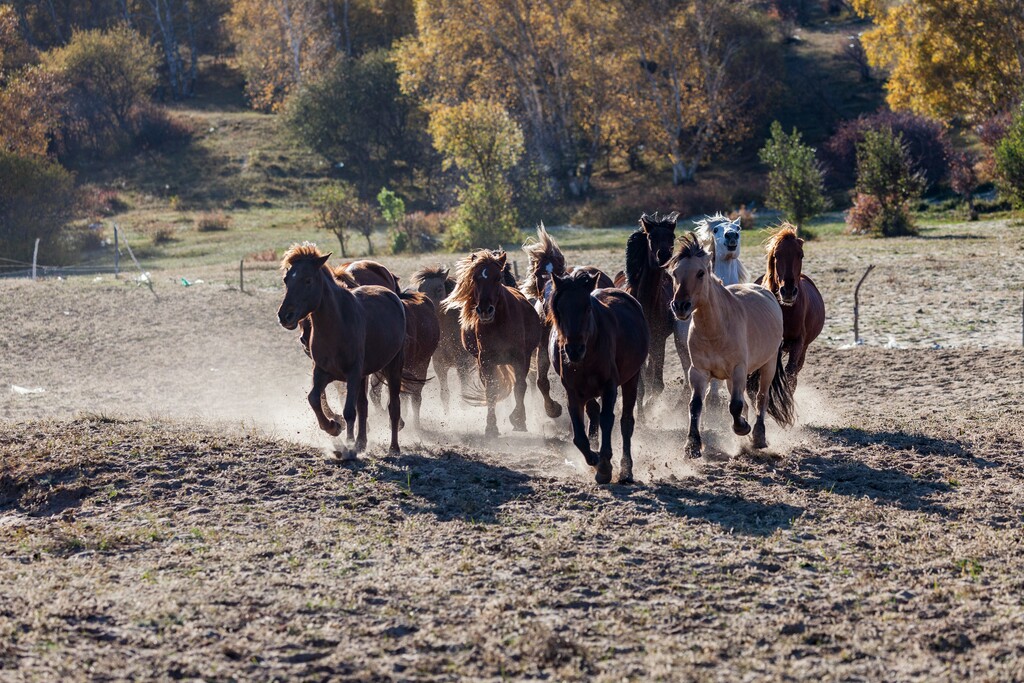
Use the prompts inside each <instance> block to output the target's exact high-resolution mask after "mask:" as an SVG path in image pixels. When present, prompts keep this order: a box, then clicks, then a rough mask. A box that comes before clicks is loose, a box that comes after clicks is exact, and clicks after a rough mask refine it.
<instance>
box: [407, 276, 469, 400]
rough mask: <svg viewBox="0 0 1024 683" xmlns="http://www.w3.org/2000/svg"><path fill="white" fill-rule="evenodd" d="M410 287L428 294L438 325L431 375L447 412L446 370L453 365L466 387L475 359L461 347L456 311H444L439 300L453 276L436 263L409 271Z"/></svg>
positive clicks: (451, 287) (452, 282) (451, 285)
mask: <svg viewBox="0 0 1024 683" xmlns="http://www.w3.org/2000/svg"><path fill="white" fill-rule="evenodd" d="M410 281H411V282H412V286H413V287H415V288H416V290H418V291H419V292H421V293H423V294H425V295H427V296H428V297H430V300H431V301H432V302H433V304H434V311H435V313H436V315H437V321H438V324H439V325H440V333H441V337H440V341H439V342H438V344H437V349H436V350H435V351H434V356H433V360H434V375H435V376H436V377H437V384H438V387H439V388H440V390H441V406H442V407H443V408H444V412H446V413H447V412H448V402H449V399H450V396H451V392H450V391H449V389H448V371H449V370H451V369H452V368H455V372H456V373H457V374H458V376H459V381H460V382H461V384H462V386H463V387H466V386H467V382H468V381H469V376H470V373H471V372H472V371H473V365H474V364H475V363H476V359H475V358H473V356H471V355H469V352H468V351H466V349H465V347H463V346H462V331H461V327H460V325H459V314H458V312H457V311H446V310H445V309H444V307H443V306H441V302H442V301H443V300H444V299H445V298H446V297H447V296H448V295H449V294H451V293H452V292H453V291H454V290H455V278H453V277H452V276H451V275H449V274H448V269H447V268H442V267H441V266H436V267H433V268H421V269H420V270H417V271H416V272H415V273H413V274H412V278H411V279H410Z"/></svg>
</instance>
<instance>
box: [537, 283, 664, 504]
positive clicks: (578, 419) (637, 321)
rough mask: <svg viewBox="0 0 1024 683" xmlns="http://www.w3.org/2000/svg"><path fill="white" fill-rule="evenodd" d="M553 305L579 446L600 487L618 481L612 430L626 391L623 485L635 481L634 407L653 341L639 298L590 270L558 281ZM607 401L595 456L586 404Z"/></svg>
mask: <svg viewBox="0 0 1024 683" xmlns="http://www.w3.org/2000/svg"><path fill="white" fill-rule="evenodd" d="M551 284H552V290H553V292H552V296H551V301H550V304H549V306H548V319H549V321H550V325H551V327H552V328H553V329H554V334H552V335H551V338H550V341H549V342H548V344H549V346H550V349H549V351H550V354H551V359H552V363H553V364H554V366H555V372H557V373H558V376H559V377H561V378H562V386H563V387H565V393H566V396H567V399H568V403H569V419H570V420H571V421H572V433H573V443H574V444H575V445H576V448H578V449H579V451H580V453H582V454H583V457H584V458H585V459H586V461H587V464H588V465H590V466H591V467H593V468H595V479H596V481H597V483H598V484H607V483H609V482H610V481H611V479H612V462H611V459H612V444H611V431H612V425H613V424H614V423H615V399H616V394H617V393H618V388H619V387H620V386H621V387H622V417H621V418H620V420H619V423H620V427H621V430H622V460H621V462H620V467H619V483H623V484H626V483H630V482H632V481H633V456H632V453H631V449H630V444H631V440H632V437H633V426H634V419H633V408H634V406H635V405H636V398H637V388H638V385H639V383H640V371H641V369H642V368H643V366H644V361H645V360H647V352H648V350H649V348H650V337H649V335H648V333H647V325H646V324H645V322H644V312H643V309H642V308H641V307H640V304H639V303H637V301H636V299H634V298H633V297H632V296H630V295H629V294H627V293H626V292H623V291H622V290H618V289H612V288H599V287H598V277H597V276H596V275H594V274H592V273H588V272H586V271H582V270H579V271H576V272H575V273H573V274H571V275H564V276H563V275H553V276H552V281H551ZM597 398H600V399H601V418H600V419H601V448H600V451H599V452H598V453H597V454H595V453H594V452H593V450H591V448H590V438H589V435H588V433H587V431H586V430H585V429H584V425H583V410H584V405H589V403H591V402H593V401H594V400H595V399H597Z"/></svg>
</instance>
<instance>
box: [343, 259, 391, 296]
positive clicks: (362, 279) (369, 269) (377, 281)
mask: <svg viewBox="0 0 1024 683" xmlns="http://www.w3.org/2000/svg"><path fill="white" fill-rule="evenodd" d="M345 275H347V276H349V277H350V278H352V280H353V281H354V282H356V283H357V284H358V285H379V286H381V287H387V288H388V289H390V290H391V291H392V292H394V293H395V294H401V293H402V289H401V287H399V285H398V280H399V277H398V276H397V275H395V274H394V273H392V272H391V270H390V269H389V268H388V267H387V266H385V265H384V264H383V263H378V262H377V261H370V260H369V259H362V260H359V261H348V262H346V263H342V264H341V265H340V266H338V267H336V268H335V269H334V276H335V277H337V278H339V279H343V278H344V276H345Z"/></svg>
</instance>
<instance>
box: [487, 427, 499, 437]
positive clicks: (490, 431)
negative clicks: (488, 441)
mask: <svg viewBox="0 0 1024 683" xmlns="http://www.w3.org/2000/svg"><path fill="white" fill-rule="evenodd" d="M484 436H487V437H491V436H498V428H497V427H494V426H492V425H487V429H485V430H484Z"/></svg>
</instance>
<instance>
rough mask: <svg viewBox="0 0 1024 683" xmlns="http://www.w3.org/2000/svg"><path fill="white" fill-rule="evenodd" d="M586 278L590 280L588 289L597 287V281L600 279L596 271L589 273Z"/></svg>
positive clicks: (592, 289)
mask: <svg viewBox="0 0 1024 683" xmlns="http://www.w3.org/2000/svg"><path fill="white" fill-rule="evenodd" d="M587 279H588V280H590V291H594V290H595V289H597V281H598V280H599V279H600V277H599V276H598V275H597V273H591V274H590V275H588V276H587Z"/></svg>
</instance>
